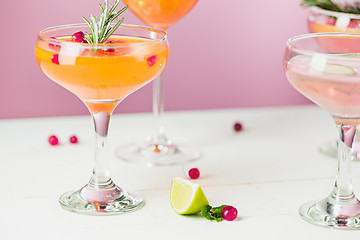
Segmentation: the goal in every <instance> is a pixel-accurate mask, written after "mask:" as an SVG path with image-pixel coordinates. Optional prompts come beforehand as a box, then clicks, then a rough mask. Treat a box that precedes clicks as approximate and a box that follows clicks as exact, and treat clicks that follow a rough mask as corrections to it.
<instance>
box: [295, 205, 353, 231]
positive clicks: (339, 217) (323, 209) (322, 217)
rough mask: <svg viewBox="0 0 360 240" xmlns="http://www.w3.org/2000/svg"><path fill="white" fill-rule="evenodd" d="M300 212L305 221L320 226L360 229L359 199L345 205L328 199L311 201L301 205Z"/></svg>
mask: <svg viewBox="0 0 360 240" xmlns="http://www.w3.org/2000/svg"><path fill="white" fill-rule="evenodd" d="M299 213H300V216H301V217H302V218H303V219H304V220H305V221H307V222H309V223H312V224H315V225H318V226H322V227H330V228H338V229H344V230H360V203H359V201H358V200H357V199H356V201H355V202H354V203H352V204H344V205H338V204H331V203H329V201H328V199H324V200H322V201H320V202H309V203H306V204H304V205H303V206H301V207H300V209H299ZM354 213H355V214H354Z"/></svg>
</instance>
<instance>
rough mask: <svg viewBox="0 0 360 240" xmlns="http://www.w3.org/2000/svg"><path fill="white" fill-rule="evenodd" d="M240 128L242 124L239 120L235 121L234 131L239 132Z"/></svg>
mask: <svg viewBox="0 0 360 240" xmlns="http://www.w3.org/2000/svg"><path fill="white" fill-rule="evenodd" d="M242 129H243V126H242V124H241V123H240V122H236V123H235V124H234V130H235V132H240V131H241V130H242Z"/></svg>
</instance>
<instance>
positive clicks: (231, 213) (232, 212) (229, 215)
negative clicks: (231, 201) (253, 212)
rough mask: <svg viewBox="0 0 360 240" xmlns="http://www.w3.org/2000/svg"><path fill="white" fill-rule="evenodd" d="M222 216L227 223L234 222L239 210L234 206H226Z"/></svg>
mask: <svg viewBox="0 0 360 240" xmlns="http://www.w3.org/2000/svg"><path fill="white" fill-rule="evenodd" d="M221 215H222V217H223V219H225V220H226V221H232V220H234V219H235V218H236V217H237V209H236V208H234V207H233V206H226V207H224V208H223V210H222V212H221Z"/></svg>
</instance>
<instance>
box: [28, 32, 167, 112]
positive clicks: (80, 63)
mask: <svg viewBox="0 0 360 240" xmlns="http://www.w3.org/2000/svg"><path fill="white" fill-rule="evenodd" d="M110 40H115V41H116V40H122V41H124V42H125V43H124V47H123V48H114V49H113V50H112V51H103V50H97V51H92V50H89V49H86V50H85V51H82V52H79V51H76V49H79V48H76V49H74V48H73V49H70V51H69V50H67V51H66V47H64V46H63V47H61V49H60V47H54V46H50V45H49V44H48V43H46V42H42V41H38V42H37V44H36V47H35V55H36V59H37V61H38V64H39V66H40V68H41V69H42V71H43V72H44V73H45V74H46V75H47V76H48V77H49V78H50V79H52V80H53V81H55V82H56V83H58V84H60V85H61V86H63V87H65V88H66V89H68V90H69V91H71V92H73V93H74V94H75V95H77V96H78V97H79V98H80V99H82V100H83V101H84V102H85V103H86V104H87V106H88V108H89V109H90V111H92V112H99V111H106V112H111V111H112V110H113V109H114V108H115V106H116V105H117V103H119V102H120V101H121V100H122V99H124V98H125V97H126V96H127V95H129V94H130V93H132V92H134V91H135V90H137V89H139V88H140V87H142V86H144V85H145V84H146V83H148V82H149V81H151V80H152V79H154V78H155V77H156V76H157V75H159V74H160V73H161V71H162V70H163V69H164V67H165V64H166V62H167V59H168V47H167V45H166V44H165V43H159V42H153V44H149V42H151V41H152V40H148V39H142V38H133V37H112V38H111V39H110ZM134 42H139V43H142V42H144V44H143V45H141V46H139V45H137V46H134V44H131V43H134ZM127 43H130V44H127ZM108 45H109V48H110V47H111V44H108ZM114 46H115V45H114ZM116 46H118V44H117V45H116ZM68 49H69V47H68ZM74 50H75V52H74ZM53 55H58V56H59V61H58V63H54V62H53V61H52V56H53ZM154 58H155V59H156V61H154ZM149 59H150V60H151V59H152V61H151V62H150V63H149Z"/></svg>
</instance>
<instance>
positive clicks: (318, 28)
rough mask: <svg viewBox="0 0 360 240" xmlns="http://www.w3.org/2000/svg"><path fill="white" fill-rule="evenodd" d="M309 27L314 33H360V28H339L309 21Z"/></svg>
mask: <svg viewBox="0 0 360 240" xmlns="http://www.w3.org/2000/svg"><path fill="white" fill-rule="evenodd" d="M308 27H309V30H310V32H312V33H321V32H346V33H360V29H359V28H346V29H342V28H338V27H336V26H334V25H329V24H321V23H316V22H312V21H308Z"/></svg>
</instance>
